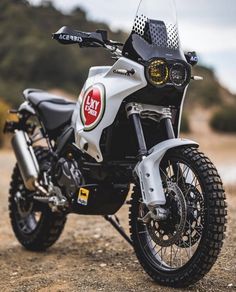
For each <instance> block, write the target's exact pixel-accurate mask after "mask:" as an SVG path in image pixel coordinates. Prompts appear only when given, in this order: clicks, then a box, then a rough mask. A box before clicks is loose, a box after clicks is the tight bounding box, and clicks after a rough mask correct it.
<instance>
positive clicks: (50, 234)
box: [9, 147, 66, 251]
mask: <svg viewBox="0 0 236 292" xmlns="http://www.w3.org/2000/svg"><path fill="white" fill-rule="evenodd" d="M34 150H35V154H36V157H37V159H38V162H39V165H40V167H41V165H42V163H43V162H45V161H46V162H47V161H48V150H47V149H45V148H42V147H37V148H35V149H34ZM20 185H21V186H22V185H23V180H22V178H21V174H20V171H19V168H18V166H17V165H16V166H15V168H14V170H13V174H12V178H11V183H10V191H9V214H10V220H11V225H12V229H13V231H14V234H15V236H16V238H17V239H18V241H19V242H20V243H21V244H22V245H23V246H24V247H25V248H26V249H28V250H31V251H42V250H46V249H47V248H49V247H50V246H52V245H53V244H54V243H55V242H56V241H57V240H58V238H59V237H60V235H61V233H62V231H63V228H64V225H65V223H66V216H65V215H64V214H63V213H53V212H52V211H51V209H50V208H49V207H48V206H47V205H44V206H42V209H41V217H40V220H39V221H38V222H37V226H36V228H35V229H34V230H32V232H30V233H29V234H28V233H27V234H26V233H24V232H23V231H22V230H21V228H20V227H19V218H20V214H19V210H18V207H17V204H16V193H17V192H19V186H20ZM22 191H23V192H27V190H26V189H25V187H24V186H23V189H21V192H22Z"/></svg>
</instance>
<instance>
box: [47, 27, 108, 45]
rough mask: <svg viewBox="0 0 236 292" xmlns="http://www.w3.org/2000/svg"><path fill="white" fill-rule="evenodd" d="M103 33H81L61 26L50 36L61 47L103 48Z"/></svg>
mask: <svg viewBox="0 0 236 292" xmlns="http://www.w3.org/2000/svg"><path fill="white" fill-rule="evenodd" d="M104 37H105V34H104V32H103V33H102V32H101V31H97V32H91V33H90V32H81V31H78V30H74V29H71V28H69V27H67V26H63V27H62V28H60V29H59V30H58V31H57V32H56V33H54V34H53V35H52V38H53V39H55V40H57V41H58V42H59V43H61V44H63V45H71V44H79V46H80V47H81V48H82V47H104V45H105V40H104V39H103V38H104Z"/></svg>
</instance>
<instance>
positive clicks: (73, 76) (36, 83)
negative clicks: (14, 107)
mask: <svg viewBox="0 0 236 292" xmlns="http://www.w3.org/2000/svg"><path fill="white" fill-rule="evenodd" d="M44 3H45V1H44ZM0 22H1V26H0V39H1V42H0V96H2V97H4V98H5V99H6V100H7V101H8V102H11V103H14V104H17V103H18V102H19V101H18V99H17V98H18V96H19V93H20V92H21V91H22V90H23V89H24V88H25V87H41V88H45V89H47V88H55V87H56V88H62V89H64V90H67V91H69V92H71V93H73V94H74V95H77V94H78V92H79V89H80V88H81V86H82V84H83V82H84V80H85V78H86V76H87V72H88V68H89V67H90V66H92V65H104V64H110V63H111V62H112V60H110V58H109V54H108V53H106V52H105V50H103V49H96V52H95V50H94V49H79V47H78V46H62V45H60V44H58V43H57V42H56V41H53V40H52V39H51V35H52V33H53V32H55V31H57V30H58V29H59V28H60V27H62V26H64V25H67V26H70V27H73V28H75V29H78V30H82V31H95V30H96V29H106V30H109V28H108V26H107V25H106V24H104V23H95V22H92V21H89V20H88V19H87V17H86V14H85V12H84V11H83V10H81V9H80V8H77V9H75V10H74V11H73V12H72V13H71V14H70V15H63V14H62V13H61V12H59V11H58V10H56V9H55V8H54V7H53V6H52V5H51V4H50V2H46V4H44V5H42V6H39V7H33V6H30V5H29V4H27V1H22V0H17V1H16V0H2V1H1V2H0ZM109 36H110V38H111V39H115V40H122V39H123V40H124V34H123V33H122V32H119V31H118V32H116V33H114V32H112V33H111V32H110V33H109Z"/></svg>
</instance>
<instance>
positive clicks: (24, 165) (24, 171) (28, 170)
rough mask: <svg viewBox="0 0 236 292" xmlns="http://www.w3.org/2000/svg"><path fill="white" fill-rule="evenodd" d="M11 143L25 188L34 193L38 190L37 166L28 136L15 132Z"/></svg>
mask: <svg viewBox="0 0 236 292" xmlns="http://www.w3.org/2000/svg"><path fill="white" fill-rule="evenodd" d="M11 143H12V148H13V150H14V153H15V156H16V160H17V164H18V167H19V169H20V173H21V176H22V178H23V181H24V184H25V187H26V188H27V189H28V190H30V191H35V190H36V189H38V188H37V185H38V181H37V179H38V175H39V165H38V161H37V158H36V156H35V153H34V150H33V147H32V146H31V143H30V139H29V136H28V134H27V133H26V132H23V131H16V132H15V135H14V136H13V138H12V140H11Z"/></svg>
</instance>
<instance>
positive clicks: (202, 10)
mask: <svg viewBox="0 0 236 292" xmlns="http://www.w3.org/2000/svg"><path fill="white" fill-rule="evenodd" d="M145 1H150V2H151V3H155V6H157V7H158V4H159V3H161V4H164V3H166V2H168V1H169V0H168V1H167V0H145ZM29 2H31V3H33V4H38V3H40V2H41V1H40V0H30V1H29ZM52 2H53V3H54V5H55V6H56V7H57V8H58V9H60V10H62V11H63V12H65V13H68V12H70V11H71V10H72V9H73V8H75V7H77V6H80V7H83V8H84V9H85V10H86V11H87V13H88V17H89V19H92V20H99V21H103V22H106V23H107V24H109V25H110V27H111V28H112V29H114V30H116V29H123V30H126V31H130V30H131V27H132V23H133V19H134V16H135V13H136V10H137V7H138V4H139V0H110V1H108V0H70V1H64V0H52ZM175 2H176V7H177V15H178V24H179V33H180V39H181V43H182V47H183V48H184V49H185V50H187V51H193V50H194V51H196V52H197V53H198V54H199V57H200V62H201V63H202V64H205V65H207V66H209V67H212V68H214V69H215V71H216V75H217V77H218V79H219V81H220V82H221V83H222V84H223V85H224V86H226V87H227V88H228V89H229V90H230V91H231V92H232V93H235V94H236V0H197V1H194V0H175ZM62 25H63V24H62ZM77 29H79V27H77Z"/></svg>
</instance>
